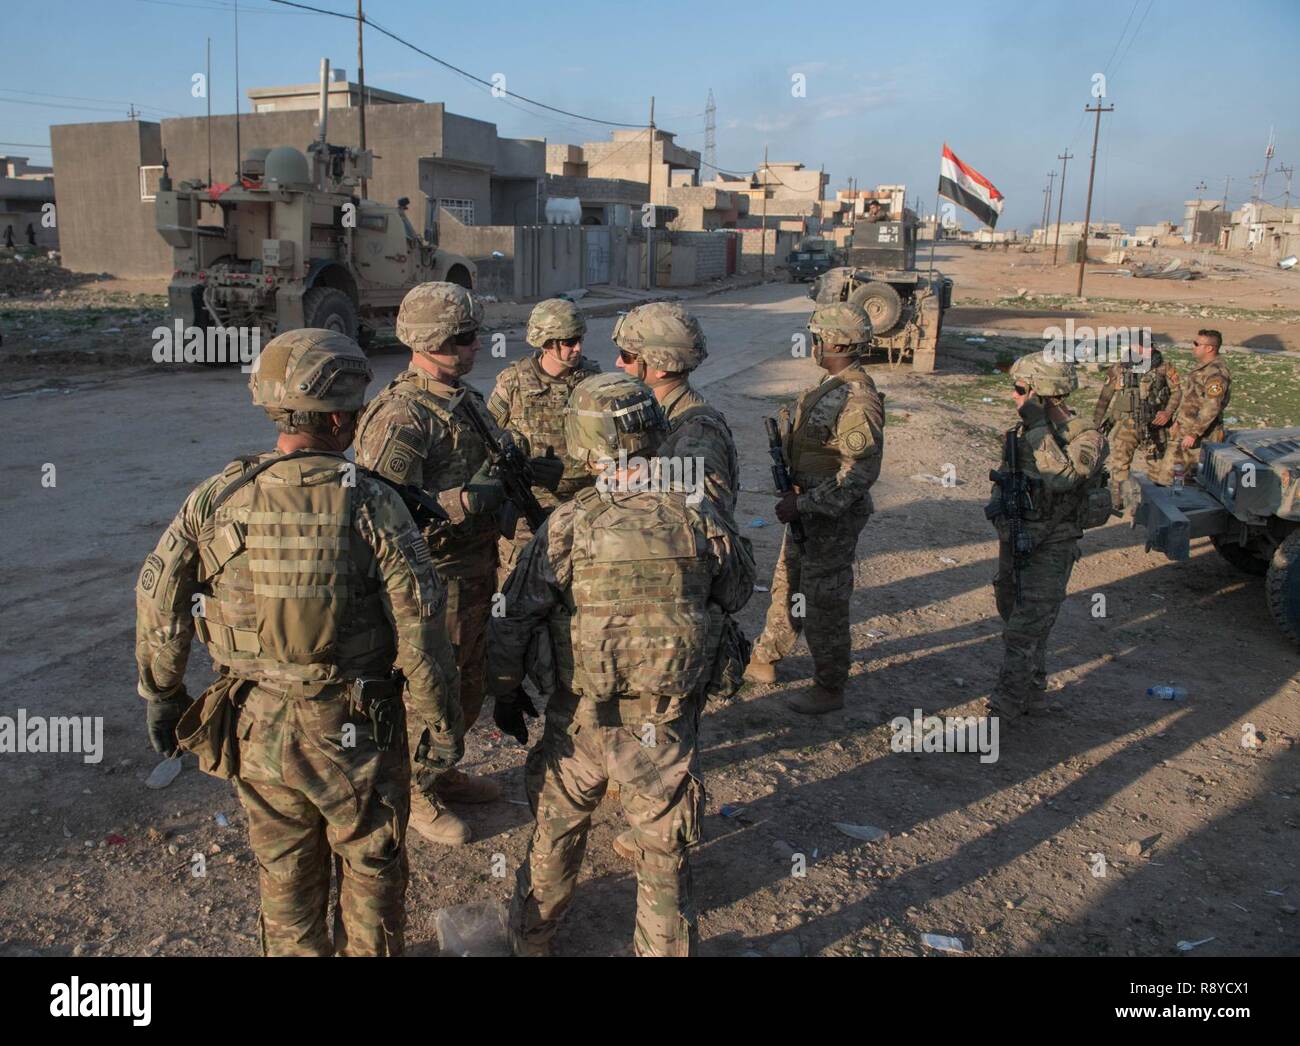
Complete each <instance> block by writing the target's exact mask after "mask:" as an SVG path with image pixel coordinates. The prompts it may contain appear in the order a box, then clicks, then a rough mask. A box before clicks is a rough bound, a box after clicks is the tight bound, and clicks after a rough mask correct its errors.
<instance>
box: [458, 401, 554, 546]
mask: <svg viewBox="0 0 1300 1046" xmlns="http://www.w3.org/2000/svg"><path fill="white" fill-rule="evenodd" d="M464 415H465V417H466V418H467V419H468V420H469V423H470V425H471V427H472V428H473V429H474V431H475V432H477V433H478V436H479V439H481V440H482V441H483V445H484V446H486V447H487V452H488V460H489V461H490V462H491V463H492V464H493V466H495V468H496V470H497V475H498V476H499V477H500V479H501V485H502V486H503V487H505V491H506V501H507V512H505V513H503V514H502V520H501V533H502V534H503V535H504V536H505V537H506V538H513V537H514V536H515V524H516V523H517V522H518V519H519V515H520V514H521V513H522V515H523V517H524V519H526V520H528V526H529V527H531V528H532V530H533V531H534V532H536V531H537V530H538V529H539V528H540V527H541V525H542V524H543V523H545V522H546V517H547V515H548V513H547V511H546V509H544V508H542V505H541V502H539V501H538V500H537V498H536V496H535V495H534V494H533V470H532V469H531V468H530V467H529V465H528V459H527V458H526V457H524V452H523V451H522V450H520V449H519V445H518V444H517V443H515V441H514V439H513V438H512V437H511V435H510V433H508V432H502V433H501V438H500V439H499V440H498V439H497V438H496V436H494V435H493V434H492V430H491V429H490V428H488V425H487V422H486V421H484V420H483V417H482V415H481V414H479V412H478V408H477V407H475V406H474V404H473V403H467V404H465V411H464ZM511 508H513V511H510V509H511Z"/></svg>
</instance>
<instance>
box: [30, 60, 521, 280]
mask: <svg viewBox="0 0 1300 1046" xmlns="http://www.w3.org/2000/svg"><path fill="white" fill-rule="evenodd" d="M337 88H338V89H337V90H335V86H334V85H331V87H330V93H329V98H330V104H331V110H330V122H329V140H330V141H331V142H332V143H334V144H345V143H347V144H353V145H355V144H356V143H358V142H359V140H360V127H359V111H358V110H357V109H356V108H355V107H354V106H353V105H352V101H353V99H354V97H359V94H358V93H357V89H356V85H355V84H349V83H347V82H346V81H340V82H339V83H338V84H337ZM307 90H308V85H303V86H299V87H286V88H251V89H250V90H249V91H248V95H249V98H250V99H252V100H254V101H255V102H256V100H257V99H259V98H261V99H266V101H265V104H268V105H275V106H280V105H281V103H283V107H282V108H273V109H270V110H266V111H263V112H257V113H253V114H245V115H244V116H242V117H240V120H239V131H240V144H241V147H242V149H243V152H244V154H245V155H247V154H248V152H249V150H251V149H254V148H258V147H262V148H272V147H274V146H277V145H293V146H296V147H297V148H299V149H303V148H305V147H306V146H307V144H308V143H309V142H311V141H312V139H314V138H315V137H316V133H317V129H316V104H317V101H318V100H319V85H314V86H311V87H310V90H311V91H312V92H314V93H313V98H314V99H316V101H314V102H313V105H312V106H311V108H310V109H308V108H302V107H301V106H299V105H298V102H299V101H300V100H301V99H303V98H305V97H306V95H305V92H306V91H307ZM372 91H373V93H374V94H375V96H376V97H377V96H378V95H379V94H383V95H386V96H387V98H388V99H389V100H388V101H384V102H383V103H382V104H377V105H375V106H374V107H373V108H370V107H368V108H367V111H366V144H367V146H368V148H370V149H371V150H373V151H374V152H375V154H376V155H377V157H378V159H376V160H375V164H374V177H373V178H371V179H370V181H369V184H368V186H367V189H368V195H369V196H370V198H371V199H376V200H385V201H388V202H390V203H391V202H395V201H396V200H397V199H398V198H399V197H402V196H406V197H409V198H410V200H411V209H410V219H411V222H412V224H414V225H415V226H416V228H417V229H421V228H432V229H433V230H434V231H435V232H436V228H437V223H438V216H439V212H440V211H441V210H444V209H445V210H446V211H447V212H448V213H450V214H453V215H455V217H456V219H457V221H458V222H460V223H461V224H463V225H490V224H494V223H495V224H510V225H513V224H517V223H532V222H536V221H537V220H538V216H539V214H540V213H541V207H542V204H543V199H542V180H543V177H544V175H545V169H546V143H545V140H544V139H532V138H520V139H515V138H502V137H500V136H499V135H498V134H497V131H496V125H495V124H491V123H487V122H486V121H483V120H474V119H471V118H469V117H465V116H458V115H456V114H455V113H450V112H447V110H446V107H445V106H444V105H443V104H442V103H441V102H420V101H409V102H408V101H392V99H403V98H405V96H403V95H393V94H391V93H390V92H378V91H375V90H374V89H372V88H370V87H367V88H366V92H367V98H369V97H370V96H371V94H372ZM336 96H337V99H338V101H337V102H336ZM209 134H210V135H211V141H212V156H211V171H212V180H213V182H214V183H218V184H220V183H228V182H231V181H233V180H234V179H235V175H236V170H237V168H236V157H235V117H234V116H233V115H223V116H213V117H212V120H211V125H210V126H209V121H208V120H207V119H206V118H204V117H185V118H178V119H169V120H163V121H162V122H161V123H152V122H149V121H144V120H122V121H110V122H105V123H89V124H62V125H56V126H54V127H52V128H51V129H50V140H51V145H52V149H53V153H54V170H55V171H56V172H57V176H58V182H57V198H58V216H59V230H60V233H61V237H60V239H61V243H62V249H63V261H64V265H66V266H67V267H68V268H70V269H74V270H78V271H88V272H101V271H103V272H111V273H114V274H115V275H119V276H136V277H153V276H166V275H170V273H171V270H172V254H171V250H170V248H168V247H167V245H166V244H165V243H164V242H163V240H162V237H160V236H159V235H158V233H157V231H156V230H155V228H154V207H153V191H154V189H155V188H156V186H157V183H158V177H159V176H160V174H161V173H162V166H161V165H162V162H163V155H164V153H166V156H167V160H168V164H169V172H170V174H171V177H172V178H173V179H174V180H175V181H176V182H180V181H182V180H191V181H205V180H206V179H207V173H208V170H209V158H208V140H209Z"/></svg>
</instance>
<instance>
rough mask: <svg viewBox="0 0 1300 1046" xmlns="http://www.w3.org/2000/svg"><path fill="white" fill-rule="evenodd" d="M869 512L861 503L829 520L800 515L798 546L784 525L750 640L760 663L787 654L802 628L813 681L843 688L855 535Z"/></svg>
mask: <svg viewBox="0 0 1300 1046" xmlns="http://www.w3.org/2000/svg"><path fill="white" fill-rule="evenodd" d="M870 516H871V513H870V511H869V510H868V509H866V508H865V507H860V508H856V509H851V510H850V511H849V512H847V513H845V514H844V515H843V516H839V517H834V518H832V517H829V516H820V515H813V514H811V513H809V514H806V515H804V516H803V517H802V518H803V525H804V531H805V533H806V536H807V540H806V541H805V542H804V547H803V548H802V549H801V548H800V547H799V546H798V545H796V544H795V542H794V539H793V538H791V536H790V530H789V528H788V527H787V528H786V533H785V538H784V539H783V540H782V542H781V554H780V557H779V558H778V559H777V564H776V572H775V573H774V574H773V575H772V603H771V605H770V606H769V607H768V609H767V621H766V622H765V623H764V625H763V634H762V635H761V636H759V637H758V642H757V643H755V644H754V655H755V656H756V657H757V658H758V659H759V660H760V661H766V662H768V663H772V662H776V661H780V660H781V659H782V658H783V657H788V656H789V655H790V652H791V651H792V650H794V647H795V643H797V642H798V641H799V633H800V632H801V631H806V633H807V636H808V650H809V652H810V653H811V654H812V659H813V680H814V681H815V682H816V683H817V685H818V686H821V687H824V688H825V689H827V690H832V691H836V692H838V691H841V690H843V689H844V684H845V683H846V682H848V678H849V661H850V659H851V657H852V653H853V641H852V637H851V636H850V634H849V601H850V599H851V598H852V596H853V562H854V558H855V555H856V553H857V547H858V535H859V534H861V533H862V528H863V527H864V526H866V523H867V520H868V519H869V518H870ZM799 596H802V597H803V598H802V599H799V598H797V597H799Z"/></svg>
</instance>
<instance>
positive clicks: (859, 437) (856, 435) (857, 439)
mask: <svg viewBox="0 0 1300 1046" xmlns="http://www.w3.org/2000/svg"><path fill="white" fill-rule="evenodd" d="M844 445H845V446H846V447H848V448H849V450H851V451H852V452H853V453H854V454H861V453H862V452H863V451H864V450H866V449H867V437H866V434H865V433H862V432H858V431H856V430H855V431H853V432H850V433H849V434H848V435H847V436H845V437H844Z"/></svg>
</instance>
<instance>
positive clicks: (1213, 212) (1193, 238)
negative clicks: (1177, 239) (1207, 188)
mask: <svg viewBox="0 0 1300 1046" xmlns="http://www.w3.org/2000/svg"><path fill="white" fill-rule="evenodd" d="M1230 221H1231V216H1230V215H1229V214H1228V213H1226V212H1225V211H1224V210H1223V204H1222V201H1220V200H1186V201H1184V204H1183V241H1184V242H1185V243H1191V244H1198V245H1209V246H1213V245H1215V244H1217V243H1219V241H1220V240H1221V239H1222V234H1223V230H1224V228H1226V227H1227V225H1228V224H1229V223H1230Z"/></svg>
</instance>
